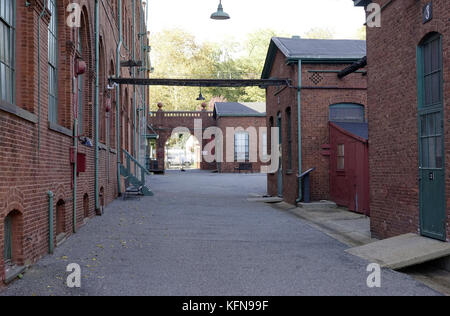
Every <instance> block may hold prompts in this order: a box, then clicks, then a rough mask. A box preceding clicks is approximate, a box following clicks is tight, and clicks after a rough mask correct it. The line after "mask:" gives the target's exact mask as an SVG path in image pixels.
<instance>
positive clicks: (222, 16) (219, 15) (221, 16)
mask: <svg viewBox="0 0 450 316" xmlns="http://www.w3.org/2000/svg"><path fill="white" fill-rule="evenodd" d="M229 18H230V15H229V14H228V13H226V12H224V11H223V7H222V0H220V3H219V7H218V8H217V12H214V13H213V14H211V19H213V20H228V19H229Z"/></svg>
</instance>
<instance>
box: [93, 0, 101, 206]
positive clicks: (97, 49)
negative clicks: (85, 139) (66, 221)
mask: <svg viewBox="0 0 450 316" xmlns="http://www.w3.org/2000/svg"><path fill="white" fill-rule="evenodd" d="M99 10H100V4H99V1H98V0H95V74H96V76H95V101H94V102H95V104H94V108H95V210H96V211H98V210H99V209H100V205H99V196H98V159H99V157H98V156H99V152H98V146H99V137H98V136H99V135H98V132H99V128H98V123H99V117H98V116H99V80H100V79H99V73H100V72H99V66H100V62H99V57H100V21H99V20H100V14H99Z"/></svg>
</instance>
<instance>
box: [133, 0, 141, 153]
mask: <svg viewBox="0 0 450 316" xmlns="http://www.w3.org/2000/svg"><path fill="white" fill-rule="evenodd" d="M132 45H133V61H135V60H136V0H133V43H132ZM135 77H136V68H135V67H133V78H135ZM133 121H134V122H133V123H134V132H133V133H134V146H133V147H134V157H135V158H136V160H138V161H139V157H138V152H139V150H138V148H137V138H136V135H137V133H136V122H137V119H136V85H133Z"/></svg>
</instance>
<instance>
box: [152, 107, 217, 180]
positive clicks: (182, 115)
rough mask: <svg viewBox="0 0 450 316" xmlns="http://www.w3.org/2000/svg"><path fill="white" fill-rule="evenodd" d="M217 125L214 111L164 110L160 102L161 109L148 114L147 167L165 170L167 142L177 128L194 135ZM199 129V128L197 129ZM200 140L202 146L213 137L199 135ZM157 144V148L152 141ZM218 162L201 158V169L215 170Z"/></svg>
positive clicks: (158, 170)
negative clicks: (206, 137)
mask: <svg viewBox="0 0 450 316" xmlns="http://www.w3.org/2000/svg"><path fill="white" fill-rule="evenodd" d="M214 126H216V122H215V120H214V115H213V112H210V111H206V109H203V110H202V111H192V112H184V111H170V112H169V111H167V112H166V111H164V110H163V107H162V104H159V110H158V111H157V112H152V113H150V114H149V116H148V130H149V134H148V135H147V144H148V146H147V148H148V150H147V169H149V170H150V171H152V172H164V170H165V158H166V157H165V156H166V150H165V149H166V148H165V147H166V143H167V141H168V140H169V139H170V137H171V136H172V133H173V132H174V130H175V129H177V128H179V129H180V130H181V129H184V130H185V131H186V132H187V130H189V133H190V134H191V135H193V136H197V135H201V136H203V132H204V131H205V130H206V129H208V128H210V127H214ZM196 129H197V130H196ZM197 140H198V141H199V142H200V145H201V148H205V146H206V145H207V144H208V143H209V142H210V141H212V139H203V137H197ZM152 142H153V143H154V144H156V150H155V149H154V147H153V146H152V145H151V143H152ZM154 150H155V151H154ZM216 168H217V164H216V163H215V162H214V163H212V162H211V163H209V162H206V161H205V160H204V159H201V162H200V169H202V170H215V169H216Z"/></svg>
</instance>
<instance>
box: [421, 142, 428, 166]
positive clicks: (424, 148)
mask: <svg viewBox="0 0 450 316" xmlns="http://www.w3.org/2000/svg"><path fill="white" fill-rule="evenodd" d="M428 161H429V159H428V138H422V166H421V167H423V168H426V167H428V165H429V163H428Z"/></svg>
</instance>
